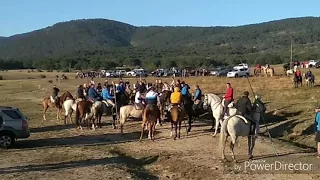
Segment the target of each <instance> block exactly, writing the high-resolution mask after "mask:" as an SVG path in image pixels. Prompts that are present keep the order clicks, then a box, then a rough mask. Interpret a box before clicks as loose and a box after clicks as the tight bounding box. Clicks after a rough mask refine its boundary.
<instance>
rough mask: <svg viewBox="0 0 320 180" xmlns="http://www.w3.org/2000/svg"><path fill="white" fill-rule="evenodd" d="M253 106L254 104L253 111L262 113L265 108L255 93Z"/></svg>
mask: <svg viewBox="0 0 320 180" xmlns="http://www.w3.org/2000/svg"><path fill="white" fill-rule="evenodd" d="M253 104H254V106H255V113H260V114H261V113H264V112H265V111H266V110H267V109H266V106H265V104H264V103H263V102H262V101H261V99H260V97H259V96H257V95H256V97H255V101H254V103H253Z"/></svg>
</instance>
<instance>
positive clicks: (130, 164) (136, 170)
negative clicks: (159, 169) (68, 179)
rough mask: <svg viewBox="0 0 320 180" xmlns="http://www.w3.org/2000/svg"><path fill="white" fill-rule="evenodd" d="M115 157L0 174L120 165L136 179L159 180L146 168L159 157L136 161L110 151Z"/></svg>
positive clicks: (21, 168)
mask: <svg viewBox="0 0 320 180" xmlns="http://www.w3.org/2000/svg"><path fill="white" fill-rule="evenodd" d="M110 153H112V154H113V155H114V156H115V157H110V158H109V157H108V158H102V159H89V160H81V161H70V162H61V163H55V164H39V165H27V166H15V167H8V168H0V174H11V173H23V172H27V173H29V172H35V171H57V170H60V169H71V168H79V167H91V166H97V165H119V166H125V167H127V169H126V171H127V172H129V173H130V174H132V175H133V178H136V179H158V177H157V176H155V175H153V174H151V173H150V172H148V171H147V170H146V169H145V168H144V166H145V165H148V164H152V163H154V162H156V161H157V160H158V158H159V156H150V157H145V158H141V159H136V158H133V157H131V156H127V155H125V154H123V153H121V152H120V151H118V150H112V151H110Z"/></svg>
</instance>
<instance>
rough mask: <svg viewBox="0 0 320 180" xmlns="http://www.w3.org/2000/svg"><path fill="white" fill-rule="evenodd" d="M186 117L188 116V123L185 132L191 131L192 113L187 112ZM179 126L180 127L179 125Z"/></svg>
mask: <svg viewBox="0 0 320 180" xmlns="http://www.w3.org/2000/svg"><path fill="white" fill-rule="evenodd" d="M187 118H188V125H189V127H188V130H187V132H190V131H191V123H192V115H191V114H189V115H188V116H187ZM180 124H181V122H180ZM179 128H180V127H179ZM179 132H180V130H179ZM179 138H180V137H179Z"/></svg>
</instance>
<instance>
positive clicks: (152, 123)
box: [139, 104, 160, 141]
mask: <svg viewBox="0 0 320 180" xmlns="http://www.w3.org/2000/svg"><path fill="white" fill-rule="evenodd" d="M159 119H160V110H159V108H158V106H157V105H151V104H148V105H147V106H146V107H145V109H144V110H143V112H142V124H141V127H142V129H141V135H140V140H139V141H141V140H142V136H143V131H144V126H145V125H147V127H148V129H149V134H148V139H151V140H152V141H153V140H154V131H155V127H156V122H157V120H159Z"/></svg>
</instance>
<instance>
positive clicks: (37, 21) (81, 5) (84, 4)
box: [0, 0, 320, 36]
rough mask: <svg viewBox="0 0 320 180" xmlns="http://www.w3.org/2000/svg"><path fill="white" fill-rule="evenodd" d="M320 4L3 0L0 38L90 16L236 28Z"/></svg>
mask: <svg viewBox="0 0 320 180" xmlns="http://www.w3.org/2000/svg"><path fill="white" fill-rule="evenodd" d="M319 8H320V1H319V0H303V1H301V0H267V1H266V0H264V1H262V0H90V1H89V0H1V1H0V36H10V35H13V34H18V33H24V32H29V31H33V30H36V29H40V28H44V27H47V26H50V25H53V24H55V23H57V22H61V21H69V20H73V19H89V18H106V19H112V20H117V21H122V22H126V23H129V24H132V25H136V26H149V25H168V26H181V25H189V26H236V25H245V24H252V23H259V22H265V21H271V20H278V19H283V18H290V17H302V16H317V17H319V16H320V11H319Z"/></svg>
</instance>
